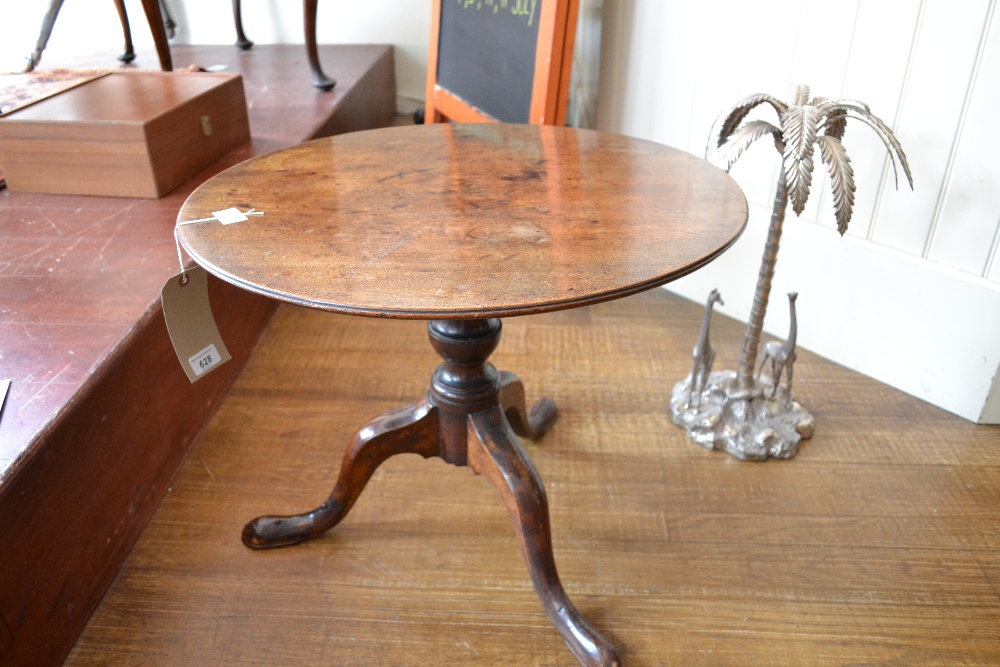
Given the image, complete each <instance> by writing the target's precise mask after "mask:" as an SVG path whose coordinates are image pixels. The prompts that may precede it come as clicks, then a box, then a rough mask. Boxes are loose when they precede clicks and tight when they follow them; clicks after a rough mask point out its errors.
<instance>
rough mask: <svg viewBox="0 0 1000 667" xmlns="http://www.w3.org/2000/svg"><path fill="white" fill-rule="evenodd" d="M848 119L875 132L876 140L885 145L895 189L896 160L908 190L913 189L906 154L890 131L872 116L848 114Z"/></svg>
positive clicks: (897, 177) (897, 176)
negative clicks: (901, 169)
mask: <svg viewBox="0 0 1000 667" xmlns="http://www.w3.org/2000/svg"><path fill="white" fill-rule="evenodd" d="M848 118H852V119H854V120H859V121H861V122H862V123H864V124H865V125H867V126H868V127H870V128H872V129H873V130H875V134H877V135H878V138H879V139H881V140H882V143H883V144H885V149H886V150H887V151H889V162H890V163H891V164H892V175H893V177H894V178H895V181H896V189H897V190H898V189H899V172H898V171H897V169H896V160H897V159H898V160H899V164H900V165H901V166H902V167H903V173H905V174H906V180H907V182H908V183H909V184H910V189H911V190H912V189H913V174H912V173H910V163H909V162H907V160H906V154H905V153H904V152H903V147H902V145H900V143H899V139H897V138H896V135H895V134H893V133H892V130H890V129H889V127H888V126H887V125H886V124H885V123H883V122H882V121H881V120H880V119H879V118H878V116H873V115H872V114H868V115H861V114H860V113H855V114H848Z"/></svg>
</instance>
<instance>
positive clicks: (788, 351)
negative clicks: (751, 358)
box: [757, 292, 799, 398]
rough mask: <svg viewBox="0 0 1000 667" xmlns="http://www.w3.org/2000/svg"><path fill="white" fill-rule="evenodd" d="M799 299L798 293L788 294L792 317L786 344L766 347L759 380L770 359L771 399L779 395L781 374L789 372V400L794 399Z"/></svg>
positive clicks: (778, 343)
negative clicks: (797, 301) (793, 387)
mask: <svg viewBox="0 0 1000 667" xmlns="http://www.w3.org/2000/svg"><path fill="white" fill-rule="evenodd" d="M798 297H799V293H798V292H789V293H788V309H789V311H790V316H791V324H790V325H789V327H788V338H787V339H785V342H784V343H780V342H778V341H776V340H772V341H768V342H767V343H766V344H765V345H764V356H763V358H762V359H761V362H760V369H758V371H757V377H758V379H759V378H760V374H761V372H762V371H763V370H764V364H765V363H767V360H768V359H770V360H771V379H772V380H773V381H774V387H772V389H771V398H774V397H775V395H776V394H777V393H778V386H779V385H780V384H781V374H782V372H784V371H787V372H788V398H791V397H792V365H793V364H794V363H795V338H796V335H797V333H798V325H797V323H796V319H795V299H797V298H798Z"/></svg>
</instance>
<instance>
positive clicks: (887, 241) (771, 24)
mask: <svg viewBox="0 0 1000 667" xmlns="http://www.w3.org/2000/svg"><path fill="white" fill-rule="evenodd" d="M996 5H997V0H963V1H962V2H949V1H948V0H841V1H840V2H836V3H829V2H825V3H821V2H815V1H813V0H760V1H755V2H743V1H740V0H703V1H701V2H688V1H686V0H605V5H604V7H605V11H604V26H603V34H604V43H603V59H602V70H601V96H600V100H599V102H598V113H597V122H598V127H599V128H600V129H603V130H609V131H613V132H621V133H624V134H629V135H632V136H637V137H643V138H647V139H651V140H654V141H659V142H662V143H666V144H671V145H674V146H678V147H681V148H683V149H685V150H688V151H690V152H692V153H696V154H703V153H704V149H705V144H706V140H707V133H708V131H709V128H710V126H711V124H712V121H713V120H714V119H715V117H716V115H717V114H718V113H719V112H720V111H723V110H725V109H727V108H728V107H729V106H730V105H731V104H732V103H734V102H735V101H737V100H739V99H741V98H742V97H744V96H746V95H749V94H751V93H755V92H772V93H778V94H784V92H785V91H787V89H788V87H789V85H791V84H793V83H806V84H809V85H810V86H812V89H813V93H814V94H816V95H822V96H824V97H848V98H857V99H861V100H864V101H865V102H868V103H869V104H870V105H871V107H872V110H873V111H874V112H875V113H876V114H877V115H879V116H880V117H881V118H883V119H884V120H885V121H886V122H888V123H889V124H891V125H892V126H893V128H894V129H895V130H896V133H897V136H898V137H899V139H900V141H901V142H902V144H903V147H904V149H905V150H906V152H907V154H908V156H909V158H910V165H911V167H912V169H913V174H914V182H915V189H914V191H913V192H911V191H910V190H909V189H908V188H907V187H906V185H905V182H904V183H902V184H901V189H900V190H899V191H897V190H896V189H895V184H894V179H893V175H892V170H891V167H890V164H889V162H888V160H887V159H886V153H885V149H884V148H883V147H882V145H881V143H880V142H879V141H878V139H877V138H876V137H875V135H874V133H872V132H871V131H870V130H869V129H868V128H867V127H864V126H862V125H861V124H860V123H854V124H851V123H849V124H848V130H847V135H846V137H845V145H846V147H847V149H848V152H849V154H850V155H851V158H852V162H853V164H854V168H855V177H856V180H857V185H858V192H857V204H856V207H855V212H854V218H853V220H852V222H851V227H850V229H849V231H848V233H847V236H846V237H845V238H843V239H841V238H838V235H837V233H836V231H835V224H834V221H833V210H832V206H831V203H830V199H831V197H830V195H829V193H828V188H829V183H828V180H827V178H826V177H825V175H822V172H823V170H824V169H825V168H824V167H823V165H822V164H821V163H820V162H819V161H818V159H817V167H816V169H817V178H815V179H814V183H813V189H812V195H811V196H810V200H809V202H808V206H807V208H806V210H805V211H804V213H803V215H802V216H801V218H799V219H796V218H795V217H794V214H791V212H789V216H790V217H789V218H788V219H787V220H786V223H785V235H784V238H783V240H782V246H781V252H780V254H779V258H778V265H777V273H776V275H775V282H774V287H773V289H772V296H771V307H770V309H769V313H768V317H767V319H766V322H765V328H766V329H767V331H768V332H770V333H773V334H775V335H778V336H783V335H784V333H785V332H786V331H787V326H788V313H787V310H788V309H787V306H786V303H787V302H786V301H785V298H784V293H785V292H788V291H792V290H795V291H799V292H800V293H801V296H800V297H799V300H798V304H797V305H798V315H799V337H798V340H799V343H800V344H801V345H802V346H803V347H806V348H808V349H810V350H813V351H815V352H818V353H819V354H822V355H824V356H826V357H829V358H831V359H834V360H836V361H838V362H840V363H842V364H844V365H846V366H848V367H850V368H853V369H856V370H858V371H861V372H862V373H865V374H867V375H870V376H872V377H874V378H876V379H878V380H881V381H883V382H886V383H887V384H890V385H892V386H895V387H898V388H899V389H902V390H903V391H906V392H908V393H910V394H912V395H914V396H917V397H919V398H922V399H924V400H927V401H929V402H930V403H933V404H935V405H938V406H941V407H943V408H945V409H947V410H950V411H951V412H954V413H956V414H958V415H961V416H962V417H965V418H967V419H970V420H974V421H982V422H986V423H998V422H1000V382H998V381H997V380H996V377H997V372H998V366H1000V258H998V253H1000V248H998V246H1000V160H998V158H1000V155H998V152H1000V138H998V134H997V132H996V129H995V128H996V126H997V121H996V118H997V117H998V115H1000V19H998V18H997V16H996V14H997V11H996V10H997V6H996ZM766 113H767V112H766V110H765V111H763V112H762V115H763V116H766ZM778 167H779V159H778V155H777V153H776V152H775V151H774V149H773V148H772V146H771V145H770V144H769V143H768V142H761V143H760V145H758V146H755V147H754V148H752V149H751V150H750V151H749V152H748V153H747V154H746V155H745V157H744V158H743V160H742V161H741V162H740V163H739V164H737V166H736V167H735V168H734V169H733V176H734V178H736V180H737V181H738V182H739V183H740V185H741V186H742V187H743V188H744V190H745V191H746V193H747V198H748V200H749V201H750V203H751V222H750V226H749V228H748V230H747V232H746V234H745V235H744V238H743V239H741V240H740V241H739V242H738V243H737V245H736V246H735V247H734V248H733V250H731V251H730V252H729V253H727V254H726V255H725V256H724V257H722V258H721V259H720V260H719V261H717V262H716V263H714V264H713V265H711V266H709V267H707V268H706V269H704V270H702V271H700V272H698V273H696V274H694V275H692V276H689V277H687V278H685V279H683V280H681V281H678V282H676V283H673V284H672V285H670V289H672V290H674V291H676V292H678V293H680V294H682V295H684V296H686V297H688V298H691V299H694V300H697V301H702V300H703V299H704V298H705V297H706V295H707V294H708V292H709V290H711V289H712V288H713V287H719V288H720V290H721V291H722V294H723V297H724V298H725V299H726V306H725V307H723V308H721V310H722V311H723V312H725V313H727V314H729V315H733V316H735V317H739V318H742V319H746V318H747V317H748V316H749V311H750V305H751V302H752V297H753V289H754V283H755V281H756V277H757V270H758V266H759V259H760V254H761V252H762V251H763V245H764V236H765V233H766V228H767V224H768V219H769V212H770V205H771V200H772V198H773V189H774V187H775V183H776V178H777V169H778ZM991 389H992V395H991Z"/></svg>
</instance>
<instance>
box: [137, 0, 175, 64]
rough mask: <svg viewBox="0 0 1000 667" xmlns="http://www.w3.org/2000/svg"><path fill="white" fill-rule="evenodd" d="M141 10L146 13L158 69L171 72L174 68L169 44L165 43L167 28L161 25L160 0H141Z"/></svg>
mask: <svg viewBox="0 0 1000 667" xmlns="http://www.w3.org/2000/svg"><path fill="white" fill-rule="evenodd" d="M142 10H143V11H144V12H145V13H146V23H148V24H149V31H150V32H151V33H153V43H154V44H156V55H157V56H159V58H160V69H162V70H163V71H164V72H171V71H173V69H174V63H173V60H172V59H171V57H170V44H168V43H167V29H166V28H165V27H164V25H163V16H162V15H161V14H160V0H142Z"/></svg>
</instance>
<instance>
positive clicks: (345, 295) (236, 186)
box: [180, 124, 747, 319]
mask: <svg viewBox="0 0 1000 667" xmlns="http://www.w3.org/2000/svg"><path fill="white" fill-rule="evenodd" d="M234 205H239V206H242V207H245V208H255V209H257V210H258V211H264V212H265V215H264V216H262V217H259V218H253V219H251V220H250V221H248V222H245V223H242V224H239V225H210V224H200V225H199V224H195V225H187V226H184V227H181V232H180V238H181V242H182V243H183V244H184V245H185V247H186V248H187V249H188V250H189V252H191V254H192V256H193V257H194V258H195V259H196V260H197V261H198V263H199V264H201V265H202V266H204V267H205V268H206V269H208V270H209V271H210V272H212V273H214V274H216V275H217V276H219V277H221V278H223V279H224V280H227V281H230V282H233V283H234V284H237V285H240V286H242V287H245V288H247V289H249V290H251V291H254V292H258V293H260V294H264V295H266V296H272V297H275V298H278V299H283V300H286V301H290V302H292V303H298V304H301V305H313V306H316V307H320V308H324V309H328V310H333V311H336V312H343V313H357V314H365V315H374V316H380V317H404V318H425V319H427V318H434V317H499V316H506V315H514V314H526V313H531V312H538V311H542V310H551V309H555V308H566V307H572V306H575V305H580V304H584V303H591V302H594V301H599V300H602V299H610V298H616V297H619V296H622V295H626V294H632V293H635V292H638V291H641V290H644V289H649V288H650V287H653V286H656V285H661V284H663V283H665V282H667V281H668V280H672V279H673V278H676V277H679V276H681V275H684V274H685V273H689V272H690V271H693V270H695V269H697V268H698V267H700V266H703V265H704V264H706V263H707V262H709V261H711V260H712V259H714V258H715V257H716V256H717V255H719V254H720V253H721V252H722V251H724V250H725V249H726V248H728V247H729V246H730V245H731V244H732V243H733V242H734V241H735V240H736V238H737V236H739V234H740V233H741V232H742V231H743V227H744V225H745V224H746V219H747V204H746V199H745V198H744V197H743V192H742V191H741V190H740V189H739V187H738V186H737V185H736V183H735V182H734V181H733V180H732V179H731V178H730V177H729V175H728V174H725V173H724V172H722V171H720V170H719V169H716V168H715V167H713V166H711V165H710V164H708V163H707V162H705V161H704V160H702V159H700V158H696V157H694V156H693V155H691V154H689V153H684V152H682V151H678V150H677V149H674V148H670V147H667V146H663V145H661V144H655V143H652V142H649V141H643V140H640V139H632V138H629V137H624V136H621V135H613V134H606V133H602V132H595V131H592V130H573V129H570V128H564V127H551V126H541V127H539V126H529V125H502V124H470V125H452V124H435V125H421V126H409V127H393V128H386V129H379V130H374V131H371V132H364V133H355V134H346V135H342V136H338V137H330V138H325V139H319V140H316V141H312V142H308V143H305V144H301V145H298V146H293V147H290V148H287V149H285V150H282V151H279V152H277V153H272V154H270V155H265V156H262V157H260V158H257V159H254V160H250V161H248V162H245V163H243V164H241V165H237V166H236V167H233V168H231V169H228V170H226V171H224V172H223V173H221V174H219V175H218V176H216V177H214V178H212V179H211V180H209V181H207V182H206V183H204V184H203V185H201V186H200V187H199V188H198V189H197V190H195V191H194V192H193V193H192V194H191V196H190V197H189V198H188V199H187V201H186V202H185V203H184V206H183V208H181V212H180V219H181V220H198V219H202V218H206V217H210V216H211V215H212V211H218V210H220V209H222V208H228V207H230V206H234Z"/></svg>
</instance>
